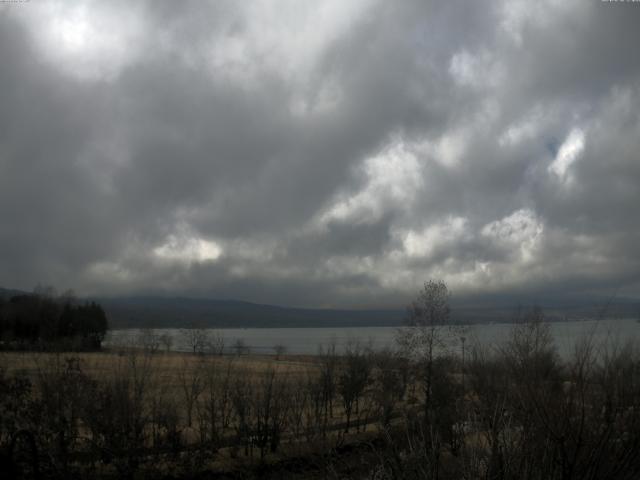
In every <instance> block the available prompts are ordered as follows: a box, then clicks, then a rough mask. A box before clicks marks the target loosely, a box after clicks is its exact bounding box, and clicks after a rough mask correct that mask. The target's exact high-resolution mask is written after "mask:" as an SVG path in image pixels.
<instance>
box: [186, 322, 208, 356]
mask: <svg viewBox="0 0 640 480" xmlns="http://www.w3.org/2000/svg"><path fill="white" fill-rule="evenodd" d="M182 337H183V338H184V341H185V343H186V344H187V346H188V347H189V348H190V349H191V350H192V351H193V353H204V352H205V350H206V348H207V345H208V343H209V334H208V332H207V330H206V329H204V328H200V327H196V326H195V325H194V324H192V325H190V326H189V328H183V329H182Z"/></svg>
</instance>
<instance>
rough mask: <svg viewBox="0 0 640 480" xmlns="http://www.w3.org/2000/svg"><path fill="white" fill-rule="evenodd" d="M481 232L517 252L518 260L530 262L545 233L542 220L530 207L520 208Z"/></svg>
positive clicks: (501, 245) (504, 247) (490, 224)
mask: <svg viewBox="0 0 640 480" xmlns="http://www.w3.org/2000/svg"><path fill="white" fill-rule="evenodd" d="M481 234H482V235H483V236H485V237H486V238H488V239H490V240H491V241H492V242H493V243H494V244H495V245H497V246H499V247H500V248H502V249H506V250H507V251H511V252H512V253H516V257H517V260H520V261H523V262H528V261H532V260H534V258H535V252H536V249H537V247H538V246H539V245H540V242H541V240H542V237H543V234H544V224H543V223H542V220H540V219H539V218H538V216H537V215H536V214H535V212H533V211H532V210H530V209H526V208H523V209H520V210H516V211H515V212H513V213H511V214H510V215H508V216H506V217H504V218H502V219H500V220H495V221H493V222H490V223H488V224H486V225H485V226H484V227H482V230H481Z"/></svg>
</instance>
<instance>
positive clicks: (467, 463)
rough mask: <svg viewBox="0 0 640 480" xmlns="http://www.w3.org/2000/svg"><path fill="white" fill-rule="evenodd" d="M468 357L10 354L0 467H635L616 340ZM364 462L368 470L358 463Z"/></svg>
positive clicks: (523, 470) (535, 471)
mask: <svg viewBox="0 0 640 480" xmlns="http://www.w3.org/2000/svg"><path fill="white" fill-rule="evenodd" d="M468 357H469V358H468V359H467V361H466V364H464V365H463V364H462V362H461V359H460V358H457V357H447V356H438V357H435V358H434V359H433V361H432V362H431V363H430V364H429V363H426V362H424V361H422V362H420V361H413V360H411V359H409V358H407V357H406V356H403V355H401V354H399V353H397V352H396V353H393V352H372V351H371V350H369V349H367V348H366V347H364V346H362V345H358V344H352V345H351V346H350V347H349V348H348V349H347V351H346V353H345V354H344V355H337V353H336V352H335V350H334V349H332V348H325V349H324V350H323V351H322V352H321V353H320V354H319V355H318V356H317V357H313V358H312V357H309V358H296V357H292V356H287V357H281V360H276V359H275V358H267V357H262V358H259V357H250V356H207V355H194V354H174V353H157V352H156V353H152V352H151V351H149V350H144V349H141V350H131V351H126V352H108V353H93V354H89V353H84V354H60V353H58V354H54V353H39V354H35V353H17V352H9V353H5V354H3V355H2V357H1V358H2V368H0V392H1V393H0V449H1V451H2V459H1V461H2V465H0V469H1V470H2V471H4V472H13V474H15V475H17V476H20V475H22V476H26V477H29V476H36V475H40V476H42V477H54V478H71V477H74V476H76V477H99V476H103V477H114V478H116V477H123V478H124V477H127V478H133V477H136V476H144V477H167V478H185V477H194V476H197V475H198V474H203V472H226V473H227V475H228V476H231V477H233V476H234V475H235V476H236V477H237V478H251V476H255V477H259V476H263V477H264V476H268V475H267V474H266V473H265V472H272V474H273V478H278V475H282V471H281V469H283V468H285V469H286V468H291V465H295V468H294V470H293V471H287V476H294V473H295V472H296V471H297V475H298V476H299V478H306V477H311V478H313V477H314V476H316V477H324V478H345V477H347V478H349V477H351V478H390V479H391V478H442V479H448V478H469V479H471V478H486V479H509V478H531V479H534V478H535V479H543V478H544V479H547V478H558V479H570V478H580V479H582V478H637V476H638V475H639V474H640V428H638V427H640V410H639V407H640V405H638V403H639V402H640V361H639V360H640V358H639V357H638V353H637V351H636V350H635V349H634V348H633V347H632V346H630V345H626V346H615V345H607V346H606V348H605V347H604V346H596V345H592V344H591V343H590V342H589V340H588V339H585V341H584V342H583V343H581V344H580V345H579V346H578V347H577V348H576V352H575V355H574V356H573V358H571V359H570V360H568V361H564V362H561V361H560V360H559V359H558V357H557V356H556V354H555V351H554V348H553V344H552V343H551V340H550V336H549V332H548V329H547V327H546V325H545V324H544V323H540V322H532V323H524V324H522V325H520V326H518V327H516V328H515V329H514V332H513V335H512V337H511V339H510V341H509V342H507V343H506V344H504V345H502V346H500V348H496V349H494V350H491V351H487V350H481V349H477V348H471V349H470V352H469V354H468ZM350 452H351V453H350ZM363 455H364V456H365V458H367V459H368V460H367V463H366V464H363V463H361V462H360V461H356V460H357V459H356V457H358V458H359V457H361V456H363ZM291 459H294V460H295V462H294V463H291V461H292V460H291ZM269 469H271V470H269ZM296 469H297V470H296ZM274 472H275V473H274Z"/></svg>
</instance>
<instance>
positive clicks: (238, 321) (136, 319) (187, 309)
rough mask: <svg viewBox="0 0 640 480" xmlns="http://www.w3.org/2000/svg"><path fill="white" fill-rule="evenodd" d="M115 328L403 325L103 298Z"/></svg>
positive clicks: (226, 304) (378, 319)
mask: <svg viewBox="0 0 640 480" xmlns="http://www.w3.org/2000/svg"><path fill="white" fill-rule="evenodd" d="M96 300H97V301H98V303H100V304H101V305H102V306H103V307H104V309H105V311H106V312H107V316H108V317H109V321H110V324H111V326H112V328H127V327H154V328H163V327H165V328H170V327H185V326H188V325H190V324H195V325H198V326H206V327H221V328H223V327H227V328H231V327H236V328H248V327H363V326H394V325H400V324H401V323H402V319H403V318H404V311H402V310H328V309H304V308H286V307H278V306H273V305H260V304H256V303H250V302H241V301H235V300H209V299H194V298H182V297H179V298H160V297H130V298H100V299H96Z"/></svg>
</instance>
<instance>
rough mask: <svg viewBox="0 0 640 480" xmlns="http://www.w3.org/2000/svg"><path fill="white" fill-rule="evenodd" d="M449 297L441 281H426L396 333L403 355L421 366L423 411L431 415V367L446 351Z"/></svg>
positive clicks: (449, 329) (449, 332)
mask: <svg viewBox="0 0 640 480" xmlns="http://www.w3.org/2000/svg"><path fill="white" fill-rule="evenodd" d="M449 299H450V294H449V290H448V289H447V285H446V284H445V283H444V282H443V281H442V280H438V281H435V280H429V281H428V282H426V283H425V284H424V287H423V288H422V290H420V292H419V293H418V297H417V298H416V300H414V301H413V302H412V303H411V305H410V306H409V308H408V309H407V325H406V326H405V327H404V328H401V329H400V330H399V331H398V334H397V336H396V341H397V343H398V344H399V346H400V348H401V349H402V351H403V352H405V353H406V354H407V355H408V356H409V357H410V358H413V359H414V360H416V361H417V362H418V363H419V364H420V365H421V375H420V379H421V381H422V384H423V392H424V412H425V416H426V417H428V416H429V415H431V414H432V413H433V412H431V411H430V410H431V401H432V396H433V391H432V383H433V375H434V371H433V367H434V359H435V357H436V356H437V355H438V354H441V353H443V352H446V350H447V348H448V347H449V345H450V343H451V341H452V340H453V339H454V338H455V332H454V331H453V329H452V325H451V322H450V313H451V309H450V307H449Z"/></svg>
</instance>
